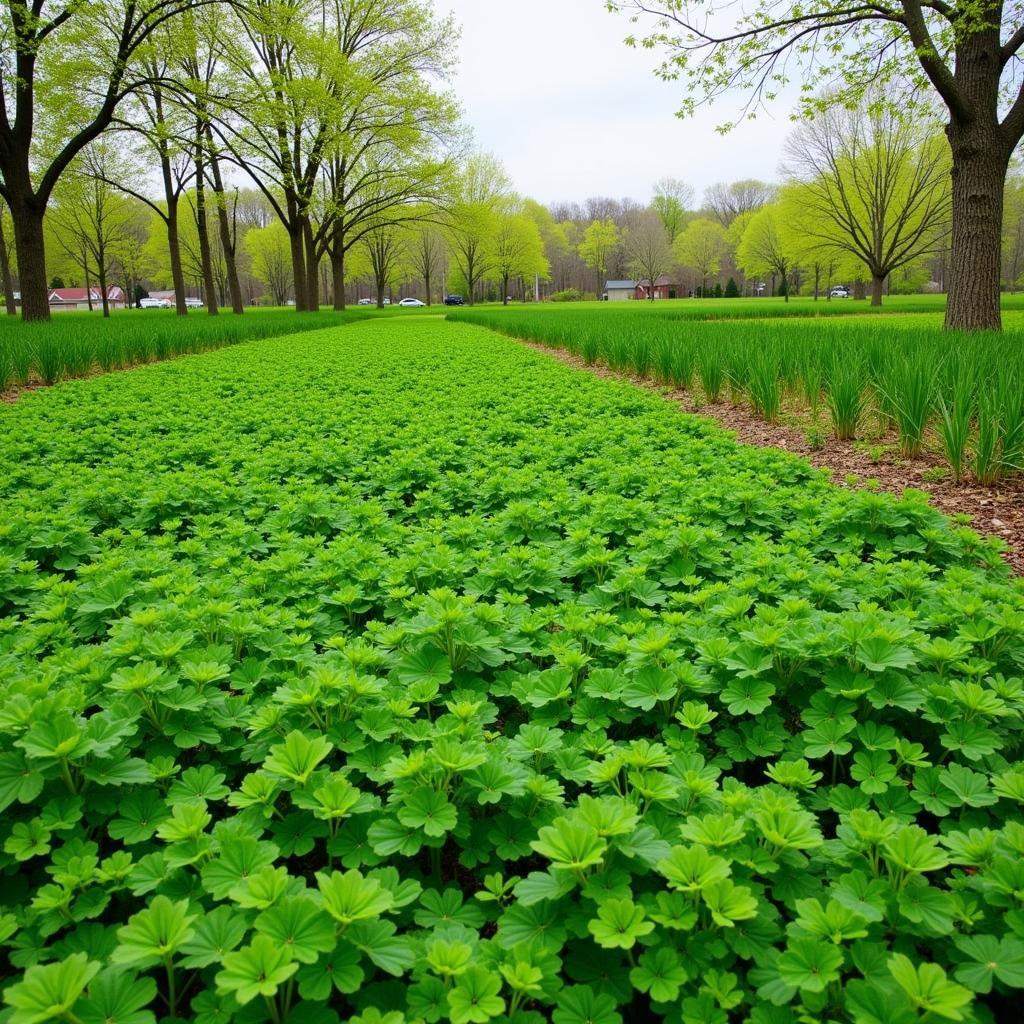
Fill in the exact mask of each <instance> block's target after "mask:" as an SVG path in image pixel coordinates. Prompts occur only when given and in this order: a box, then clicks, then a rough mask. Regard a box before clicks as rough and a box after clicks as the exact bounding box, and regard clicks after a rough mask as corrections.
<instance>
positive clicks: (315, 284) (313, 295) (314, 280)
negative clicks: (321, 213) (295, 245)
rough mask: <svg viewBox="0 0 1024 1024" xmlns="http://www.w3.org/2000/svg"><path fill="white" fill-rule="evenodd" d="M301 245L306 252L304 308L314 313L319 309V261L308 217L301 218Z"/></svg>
mask: <svg viewBox="0 0 1024 1024" xmlns="http://www.w3.org/2000/svg"><path fill="white" fill-rule="evenodd" d="M302 244H303V247H304V248H305V250H306V307H307V308H308V309H310V310H312V311H313V312H314V313H315V312H318V311H319V309H320V260H319V258H318V256H317V252H316V241H315V240H314V238H313V225H312V224H311V223H310V222H309V218H308V217H303V218H302Z"/></svg>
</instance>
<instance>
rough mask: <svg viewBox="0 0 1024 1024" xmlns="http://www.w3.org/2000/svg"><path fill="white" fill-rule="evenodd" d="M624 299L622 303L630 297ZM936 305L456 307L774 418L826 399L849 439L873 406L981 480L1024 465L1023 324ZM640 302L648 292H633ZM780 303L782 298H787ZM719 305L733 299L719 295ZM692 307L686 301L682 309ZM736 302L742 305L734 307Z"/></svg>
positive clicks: (588, 357) (911, 438)
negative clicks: (948, 316) (1001, 324)
mask: <svg viewBox="0 0 1024 1024" xmlns="http://www.w3.org/2000/svg"><path fill="white" fill-rule="evenodd" d="M623 305H625V304H623ZM921 305H922V307H926V308H928V309H929V310H930V311H931V312H930V314H927V315H925V314H921V313H907V312H906V310H905V309H904V311H902V312H901V313H899V314H897V313H893V314H890V315H888V316H881V317H870V316H866V315H865V316H851V317H845V318H842V319H837V318H836V317H832V316H830V317H812V316H808V315H807V314H806V313H804V315H802V316H801V315H793V314H788V313H787V314H786V315H785V316H784V317H775V316H773V317H764V316H763V315H762V317H761V318H752V317H749V316H748V317H745V318H744V322H743V323H742V324H741V323H738V322H737V321H736V320H730V319H729V318H728V316H726V317H720V318H719V320H718V322H714V321H711V320H709V319H707V318H705V317H704V312H705V310H697V311H694V313H693V315H683V313H679V312H677V311H678V308H679V307H673V308H671V309H669V308H664V307H663V308H662V309H660V310H658V309H656V308H654V307H656V306H657V304H654V307H649V306H645V307H642V308H636V309H635V310H632V304H630V307H631V311H632V315H629V314H624V313H622V312H620V311H618V310H616V311H615V312H611V311H610V308H611V307H610V305H609V304H605V306H604V308H596V309H559V310H557V311H555V310H551V309H544V310H541V309H539V308H533V309H530V308H527V309H520V310H516V311H511V310H500V311H499V310H485V309H471V310H460V311H458V312H453V313H449V318H450V319H452V320H461V321H468V322H472V323H477V324H481V325H484V326H487V327H491V328H493V329H494V330H497V331H501V332H503V333H505V334H509V335H512V336H514V337H519V338H529V339H532V340H534V341H538V342H540V343H542V344H545V345H549V346H552V347H558V348H566V349H569V350H570V351H572V352H575V353H576V354H578V355H580V356H582V357H583V359H584V360H585V361H586V362H587V363H591V364H593V363H604V364H605V365H607V366H609V367H611V368H612V369H615V370H619V371H622V372H629V373H638V374H641V375H645V376H651V377H653V378H655V379H656V380H658V381H659V382H661V383H664V384H671V385H673V386H675V387H680V388H689V387H692V386H695V385H697V384H699V390H700V392H701V394H702V397H703V400H704V401H706V402H710V403H716V402H719V401H722V400H723V399H728V400H729V401H731V402H733V403H737V404H738V403H740V402H742V401H747V402H749V403H750V405H751V406H752V407H753V409H754V410H755V412H756V413H757V414H758V415H760V416H762V417H763V418H764V419H766V420H768V421H774V420H776V419H778V418H779V416H780V414H781V412H782V409H783V404H784V399H785V398H786V396H792V398H793V400H796V401H799V402H801V403H803V404H804V405H805V406H806V407H807V408H808V409H809V411H810V413H811V415H812V416H814V417H815V418H816V417H817V415H818V410H819V407H824V408H825V409H827V411H828V415H829V417H830V420H831V425H832V429H833V431H834V433H835V435H836V437H838V438H840V439H843V440H853V439H856V438H858V437H861V436H863V435H864V432H865V431H866V430H867V429H868V428H869V427H870V426H871V424H872V423H873V422H874V418H875V417H877V421H878V423H879V425H880V426H881V427H882V428H883V429H884V430H889V429H892V430H894V431H895V433H896V435H897V437H898V443H899V448H900V451H901V453H902V454H903V455H904V456H905V457H907V458H917V457H919V456H920V455H921V454H922V452H923V451H924V449H926V448H930V449H934V450H935V451H936V452H938V453H941V454H942V455H944V457H945V459H946V461H947V462H948V464H949V467H950V469H951V471H952V476H953V477H954V478H955V479H957V480H960V479H963V478H964V477H965V476H966V475H967V470H968V468H969V469H970V471H971V473H972V474H973V476H974V477H975V478H976V479H978V480H980V481H982V482H985V483H994V482H997V481H998V480H1000V479H1002V478H1004V477H1006V476H1008V475H1010V474H1013V473H1018V472H1020V471H1021V470H1022V469H1024V343H1022V342H1024V335H1022V332H1021V330H1020V327H1019V326H1018V325H1016V320H1015V319H1014V318H1019V317H1020V314H1019V313H1016V312H1012V313H1010V314H1009V315H1008V321H1009V322H1010V323H1011V329H1010V330H1008V331H1007V332H1006V333H1004V334H993V333H976V334H963V335H956V334H950V333H947V332H944V331H943V330H942V329H941V321H940V320H939V319H938V317H937V316H936V315H934V310H935V305H934V303H931V305H928V303H927V302H924V301H923V302H922V304H921ZM636 306H637V307H641V304H640V303H637V304H636ZM777 308H778V309H780V310H781V309H782V307H777ZM723 312H728V309H727V308H726V307H725V304H723ZM684 313H685V311H684ZM737 315H738V314H737Z"/></svg>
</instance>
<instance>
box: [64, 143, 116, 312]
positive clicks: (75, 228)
mask: <svg viewBox="0 0 1024 1024" xmlns="http://www.w3.org/2000/svg"><path fill="white" fill-rule="evenodd" d="M112 160H113V156H112V151H111V146H110V144H109V143H106V142H104V141H102V140H101V141H98V142H94V143H93V144H92V145H91V146H90V147H89V148H88V149H86V150H85V151H84V152H83V153H82V155H81V156H80V157H79V158H78V159H77V160H76V161H75V163H74V164H73V165H72V166H71V168H70V169H69V173H67V174H66V175H65V176H64V178H63V179H62V181H61V184H60V186H59V188H58V191H57V192H56V194H55V201H54V204H53V209H52V211H51V217H52V220H53V227H54V234H55V236H56V237H57V239H58V241H59V244H60V245H61V246H62V248H63V249H64V251H65V252H66V254H67V255H68V256H69V257H70V258H72V259H80V260H81V266H82V271H83V273H84V275H85V286H86V289H87V290H88V288H89V279H90V277H91V276H93V275H95V277H96V282H97V284H98V285H99V289H100V302H101V304H102V307H103V315H104V316H105V317H109V316H110V295H109V288H110V279H111V276H112V272H113V269H114V263H115V260H116V258H117V248H118V246H119V245H120V244H121V243H122V242H123V241H124V240H125V238H126V236H127V234H128V228H129V223H130V220H131V210H130V209H129V207H128V200H127V199H126V197H125V196H124V195H123V193H121V192H119V191H118V190H117V189H115V188H113V187H112V186H111V185H110V184H108V182H109V180H110V178H111V176H112V168H111V162H112ZM126 298H127V296H126ZM89 305H90V308H91V305H92V302H91V299H90V302H89Z"/></svg>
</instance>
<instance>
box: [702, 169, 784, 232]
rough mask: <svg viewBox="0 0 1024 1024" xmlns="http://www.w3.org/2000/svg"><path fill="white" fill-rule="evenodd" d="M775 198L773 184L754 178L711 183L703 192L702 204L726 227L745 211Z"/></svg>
mask: <svg viewBox="0 0 1024 1024" xmlns="http://www.w3.org/2000/svg"><path fill="white" fill-rule="evenodd" d="M774 198H775V186H774V185H769V184H768V183H767V182H764V181H758V180H757V179H756V178H744V179H743V181H733V182H731V183H728V184H727V183H726V182H724V181H720V182H718V183H717V184H714V185H711V186H710V187H709V188H708V189H707V190H706V191H705V193H704V205H705V206H706V207H707V208H708V209H709V210H710V211H711V212H712V213H713V214H714V215H715V216H716V217H717V218H718V219H719V221H720V222H721V224H722V227H723V228H728V227H729V226H730V225H731V224H732V222H733V221H734V220H735V219H736V218H737V217H741V216H743V214H745V213H755V212H756V211H757V210H760V209H761V207H762V206H764V205H765V204H766V203H770V202H771V201H772V200H773V199H774Z"/></svg>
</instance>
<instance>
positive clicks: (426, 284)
mask: <svg viewBox="0 0 1024 1024" xmlns="http://www.w3.org/2000/svg"><path fill="white" fill-rule="evenodd" d="M423 289H424V291H425V292H426V293H427V305H428V306H429V305H430V263H429V262H428V263H427V264H426V265H425V266H424V268H423Z"/></svg>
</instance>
